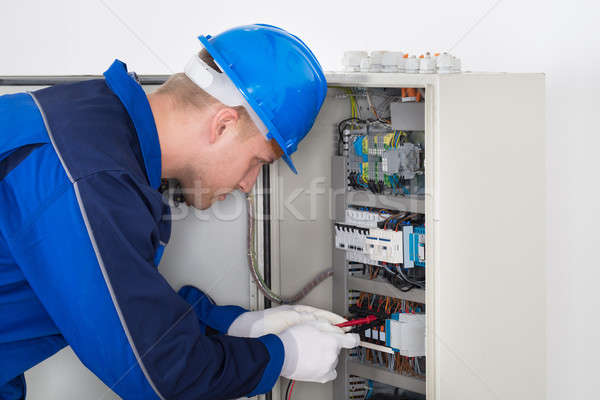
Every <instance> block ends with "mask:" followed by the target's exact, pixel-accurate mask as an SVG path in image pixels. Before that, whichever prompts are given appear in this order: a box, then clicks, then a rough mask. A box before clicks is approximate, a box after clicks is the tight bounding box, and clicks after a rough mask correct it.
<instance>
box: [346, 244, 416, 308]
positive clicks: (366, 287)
mask: <svg viewBox="0 0 600 400" xmlns="http://www.w3.org/2000/svg"><path fill="white" fill-rule="evenodd" d="M338 251H341V250H338ZM336 283H337V282H335V281H334V285H335V284H336ZM347 286H348V289H350V290H360V291H362V292H369V293H374V294H379V295H382V296H389V297H396V298H398V299H404V300H408V301H415V302H417V303H423V304H425V290H423V289H412V290H410V291H408V292H402V291H401V290H398V289H397V288H396V287H395V286H394V285H392V284H391V283H389V282H387V281H385V280H383V279H381V278H377V279H373V280H371V279H366V278H359V277H355V276H350V277H348V279H347ZM334 291H335V286H334Z"/></svg>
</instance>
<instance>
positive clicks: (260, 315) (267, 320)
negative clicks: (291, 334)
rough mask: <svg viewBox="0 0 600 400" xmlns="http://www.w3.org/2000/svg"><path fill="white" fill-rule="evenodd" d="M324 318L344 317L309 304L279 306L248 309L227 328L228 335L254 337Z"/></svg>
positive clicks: (336, 319)
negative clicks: (258, 309)
mask: <svg viewBox="0 0 600 400" xmlns="http://www.w3.org/2000/svg"><path fill="white" fill-rule="evenodd" d="M315 320H325V321H327V322H329V324H339V323H341V322H345V321H346V319H344V318H342V317H340V316H339V315H337V314H334V313H332V312H329V311H326V310H321V309H319V308H315V307H310V306H301V305H294V306H287V305H286V306H279V307H273V308H268V309H266V310H261V311H249V312H245V313H243V314H241V315H240V316H239V317H237V318H236V319H235V320H234V321H233V322H232V324H231V326H230V327H229V329H228V330H227V334H228V335H230V336H238V337H250V338H256V337H260V336H264V335H267V334H269V333H274V334H277V333H280V332H283V331H284V330H286V329H287V328H289V327H290V326H293V325H296V324H300V323H303V322H308V321H315Z"/></svg>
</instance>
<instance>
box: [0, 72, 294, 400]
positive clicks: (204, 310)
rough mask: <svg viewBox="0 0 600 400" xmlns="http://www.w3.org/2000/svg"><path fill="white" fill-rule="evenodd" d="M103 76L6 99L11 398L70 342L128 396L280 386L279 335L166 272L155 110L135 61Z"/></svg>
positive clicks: (0, 177) (5, 371)
mask: <svg viewBox="0 0 600 400" xmlns="http://www.w3.org/2000/svg"><path fill="white" fill-rule="evenodd" d="M104 77H105V79H97V80H91V81H85V82H78V83H74V84H66V85H58V86H54V87H50V88H45V89H42V90H39V91H36V92H33V93H19V94H13V95H5V96H0V398H1V399H10V400H12V399H21V398H22V397H24V394H25V380H24V378H23V372H24V371H25V370H27V369H29V368H31V367H33V366H34V365H36V364H37V363H39V362H40V361H42V360H44V359H46V358H47V357H49V356H51V355H52V354H54V353H56V352H57V351H58V350H60V349H61V348H63V347H64V346H66V345H70V346H71V347H72V348H73V350H74V352H75V353H76V354H77V356H78V357H79V359H80V360H81V361H82V362H83V363H84V364H85V365H86V366H87V367H88V368H89V369H90V370H91V371H92V372H93V373H94V374H96V375H97V376H98V377H99V378H100V379H101V380H102V381H103V382H104V383H105V384H106V385H108V386H109V387H110V388H112V390H114V391H115V392H116V393H117V394H118V395H120V396H121V397H122V398H124V399H126V400H129V399H155V398H159V399H207V398H210V399H225V398H234V397H240V396H244V395H246V396H251V395H255V394H260V393H264V392H267V391H269V390H270V389H271V387H272V386H273V384H274V383H275V381H276V380H277V377H278V376H279V373H280V371H281V367H282V364H283V357H284V352H283V345H282V343H281V340H280V339H279V338H278V337H277V336H275V335H266V336H263V337H261V338H257V339H249V338H236V337H231V336H227V335H226V334H225V333H226V332H227V329H228V328H229V325H230V324H231V323H232V322H233V320H234V319H235V318H236V317H237V316H239V315H240V314H241V313H243V312H244V311H245V310H243V309H242V308H240V307H237V306H216V305H214V304H212V303H211V302H210V300H209V299H207V298H206V296H204V295H203V294H202V293H201V292H200V291H198V290H196V289H194V288H191V287H185V288H183V289H182V290H181V291H180V293H179V294H178V293H176V292H175V291H174V290H173V289H172V288H171V287H170V286H169V285H168V283H167V282H166V281H165V280H164V279H163V277H162V276H161V275H160V274H159V273H158V270H157V268H156V267H157V265H158V262H159V260H160V256H161V255H162V250H163V248H164V246H165V244H166V243H167V242H168V240H169V235H170V220H169V218H168V216H169V207H168V206H167V205H166V204H165V203H164V202H163V201H162V196H161V194H160V193H159V192H158V190H157V189H158V187H159V185H160V177H161V158H160V145H159V141H158V134H157V131H156V126H155V124H154V117H153V115H152V111H151V109H150V105H149V103H148V100H147V98H146V95H145V94H144V92H143V90H142V88H141V87H140V85H139V84H138V83H137V82H136V81H135V79H134V78H133V77H132V76H131V75H129V74H128V73H127V69H126V66H125V64H123V63H122V62H120V61H118V60H117V61H115V62H114V63H113V64H112V66H111V67H110V68H109V69H108V70H107V71H106V72H105V73H104ZM207 327H208V328H210V329H207Z"/></svg>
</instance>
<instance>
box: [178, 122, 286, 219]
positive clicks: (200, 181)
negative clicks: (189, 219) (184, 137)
mask: <svg viewBox="0 0 600 400" xmlns="http://www.w3.org/2000/svg"><path fill="white" fill-rule="evenodd" d="M206 129H210V130H211V132H210V135H209V136H207V141H206V142H204V143H203V148H202V150H201V151H198V153H197V154H198V155H197V156H192V157H190V162H189V164H190V165H189V168H186V173H185V174H184V176H183V177H180V179H179V180H180V183H181V185H182V188H183V190H184V196H185V200H186V203H188V204H189V205H192V206H194V207H196V208H198V209H201V210H203V209H207V208H209V207H210V206H211V205H212V204H213V203H215V202H216V201H217V200H224V199H225V197H226V195H227V194H229V193H231V192H232V191H234V190H240V191H242V192H245V193H248V192H250V191H251V190H252V187H253V186H254V184H255V183H256V178H257V177H258V174H259V173H260V171H261V168H262V166H263V165H265V164H269V163H272V162H273V161H275V160H276V159H278V158H279V157H281V154H282V153H281V150H280V149H279V147H278V146H277V145H276V144H274V142H269V141H267V140H266V139H265V137H264V136H263V135H262V134H261V133H260V132H259V131H258V130H257V129H256V127H255V126H254V124H252V123H251V122H249V121H245V120H242V119H241V118H239V117H237V116H236V115H227V114H225V115H216V116H214V119H213V120H212V121H211V123H210V124H208V126H207V127H206ZM192 147H195V146H194V145H192Z"/></svg>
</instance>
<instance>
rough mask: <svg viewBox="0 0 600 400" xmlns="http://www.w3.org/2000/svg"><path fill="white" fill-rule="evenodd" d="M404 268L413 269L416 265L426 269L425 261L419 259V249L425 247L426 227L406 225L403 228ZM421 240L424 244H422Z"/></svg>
mask: <svg viewBox="0 0 600 400" xmlns="http://www.w3.org/2000/svg"><path fill="white" fill-rule="evenodd" d="M402 233H403V234H404V237H403V242H404V243H403V249H404V268H413V267H414V266H415V265H416V266H418V267H424V266H425V261H423V260H420V259H419V247H423V246H425V240H424V239H425V238H424V236H425V227H423V226H412V225H406V226H404V227H402ZM421 238H423V242H422V243H421Z"/></svg>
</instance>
